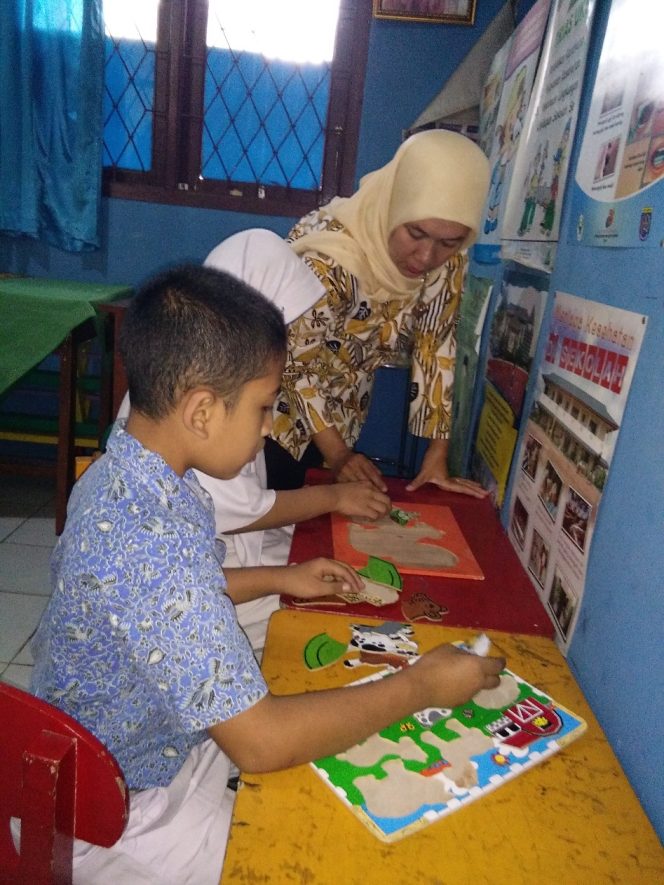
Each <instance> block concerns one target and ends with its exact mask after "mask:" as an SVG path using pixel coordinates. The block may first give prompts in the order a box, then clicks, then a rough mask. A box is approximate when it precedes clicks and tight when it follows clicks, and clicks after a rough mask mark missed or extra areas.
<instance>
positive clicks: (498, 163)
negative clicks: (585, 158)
mask: <svg viewBox="0 0 664 885" xmlns="http://www.w3.org/2000/svg"><path fill="white" fill-rule="evenodd" d="M548 12H549V0H538V2H537V3H536V4H535V5H534V6H533V7H532V9H530V11H529V12H528V13H527V14H526V16H525V17H524V19H523V21H522V22H521V23H520V24H519V26H518V28H517V29H516V30H515V31H514V33H513V34H512V36H511V37H510V38H509V41H508V43H509V54H508V56H507V59H506V62H505V71H504V75H503V80H502V83H501V84H500V101H499V103H498V111H497V112H496V110H495V95H494V93H495V92H496V91H497V84H496V83H494V82H492V78H493V80H495V78H496V74H497V72H499V69H500V67H498V68H496V67H493V68H492V69H491V70H490V71H489V80H488V81H487V85H486V87H485V93H486V94H485V95H484V96H483V101H484V104H483V110H484V111H485V112H486V113H489V114H490V115H491V116H492V118H494V119H495V124H494V129H493V134H492V136H491V143H490V151H489V152H488V157H489V163H490V166H491V182H490V185H489V194H488V197H487V201H486V205H485V207H484V219H483V222H482V227H481V229H480V236H479V239H478V241H477V243H476V244H475V247H474V251H473V255H474V257H475V258H476V259H477V261H481V262H483V263H484V264H497V263H498V261H499V260H500V230H501V222H502V210H503V206H504V203H505V197H506V195H507V191H508V188H509V181H510V175H511V170H512V159H513V157H514V154H515V151H516V148H517V145H518V143H519V137H520V135H521V131H522V129H523V123H524V119H525V116H526V111H527V109H528V101H529V100H530V92H531V89H532V86H533V81H534V79H535V72H536V70H537V62H538V59H539V55H540V50H541V47H542V37H543V35H544V29H545V27H546V20H547V15H548ZM501 54H502V50H501V52H500V53H499V54H498V56H499V61H500V64H502V55H501ZM489 93H491V95H490V94H489ZM491 96H493V97H491ZM487 125H488V123H487V121H486V120H485V121H480V133H482V130H483V127H484V134H483V135H481V137H482V138H483V139H484V143H485V144H486V142H487V140H488V133H487V131H486V129H487Z"/></svg>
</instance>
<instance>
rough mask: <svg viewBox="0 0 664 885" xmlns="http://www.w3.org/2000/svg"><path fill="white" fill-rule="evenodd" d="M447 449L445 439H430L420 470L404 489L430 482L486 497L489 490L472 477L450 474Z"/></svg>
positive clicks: (464, 493)
mask: <svg viewBox="0 0 664 885" xmlns="http://www.w3.org/2000/svg"><path fill="white" fill-rule="evenodd" d="M447 449H448V442H447V440H443V439H433V440H431V442H430V443H429V448H428V449H427V450H426V452H425V454H424V458H423V459H422V467H421V468H420V472H419V473H418V474H417V476H416V477H415V479H414V480H413V481H412V482H410V483H409V484H408V485H407V486H406V491H408V492H414V491H415V490H416V489H419V488H420V486H423V485H425V484H426V483H428V482H430V483H432V484H433V485H435V486H438V488H439V489H443V490H444V491H446V492H456V493H457V494H459V495H470V496H471V497H472V498H486V496H487V495H488V494H489V492H488V490H487V489H484V488H482V486H481V485H480V484H479V483H478V482H474V481H473V480H472V479H464V477H462V476H450V474H449V471H448V469H447Z"/></svg>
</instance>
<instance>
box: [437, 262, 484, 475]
mask: <svg viewBox="0 0 664 885" xmlns="http://www.w3.org/2000/svg"><path fill="white" fill-rule="evenodd" d="M491 289H492V285H491V280H484V279H482V278H480V277H476V276H473V274H468V276H467V277H466V284H465V287H464V290H463V295H462V297H461V307H460V309H459V321H458V323H457V328H456V357H455V369H454V397H453V405H452V430H451V433H450V443H449V449H448V452H447V466H448V468H449V470H450V474H451V475H452V476H464V475H465V472H466V460H467V457H468V453H467V449H468V448H469V446H468V440H469V439H470V436H471V427H472V412H473V392H474V390H475V379H476V377H477V364H478V361H479V353H480V339H481V336H482V329H483V328H484V318H485V317H486V312H487V308H488V306H489V298H490V296H491Z"/></svg>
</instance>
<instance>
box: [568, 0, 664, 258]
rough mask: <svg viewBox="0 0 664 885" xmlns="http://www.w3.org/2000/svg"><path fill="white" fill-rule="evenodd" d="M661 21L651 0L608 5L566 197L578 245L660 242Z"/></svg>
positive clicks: (663, 208) (663, 220) (663, 225)
mask: <svg viewBox="0 0 664 885" xmlns="http://www.w3.org/2000/svg"><path fill="white" fill-rule="evenodd" d="M663 22H664V19H663V18H662V7H661V6H660V5H659V4H655V5H653V3H652V2H651V0H613V2H612V4H611V12H610V15H609V20H608V24H607V30H606V36H605V38H604V44H603V47H602V54H601V56H600V60H599V67H598V70H597V77H596V80H595V86H594V89H593V95H592V100H591V106H590V112H589V114H588V122H587V125H586V130H585V132H584V136H583V142H582V145H581V150H580V154H579V161H578V164H577V169H576V180H575V182H574V187H573V191H572V200H573V202H572V217H573V218H575V219H576V237H577V240H578V241H579V242H580V243H582V244H584V245H587V246H614V247H621V246H622V247H625V246H627V247H634V248H635V247H638V248H646V247H653V248H654V247H656V248H659V247H660V243H661V241H662V240H663V239H664V53H663V52H662V29H661V25H662V23H663Z"/></svg>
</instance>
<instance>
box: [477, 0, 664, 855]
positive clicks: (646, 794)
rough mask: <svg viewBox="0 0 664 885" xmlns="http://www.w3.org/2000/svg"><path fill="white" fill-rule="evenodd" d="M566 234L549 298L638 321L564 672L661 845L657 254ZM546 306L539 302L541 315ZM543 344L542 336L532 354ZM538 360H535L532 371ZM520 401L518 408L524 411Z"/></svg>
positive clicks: (661, 293) (483, 272)
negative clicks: (640, 336)
mask: <svg viewBox="0 0 664 885" xmlns="http://www.w3.org/2000/svg"><path fill="white" fill-rule="evenodd" d="M609 9H610V4H609V3H597V4H596V13H595V22H594V26H593V33H592V40H591V45H590V51H589V60H588V67H587V70H586V76H585V81H584V93H583V96H582V102H581V107H580V114H579V123H578V127H577V136H578V137H577V140H576V143H575V146H574V150H573V154H572V157H571V163H570V170H571V173H573V170H574V169H575V167H576V160H577V156H578V152H579V148H580V140H581V137H582V135H583V131H584V127H585V122H586V119H587V116H588V111H589V105H590V99H591V96H592V88H593V84H594V81H595V74H596V69H597V64H598V61H599V55H600V52H601V49H602V40H603V36H604V32H605V30H606V22H607V19H608V13H609ZM570 177H571V175H570ZM575 231H576V219H574V218H571V217H570V214H569V205H568V204H567V208H566V209H565V208H564V209H563V216H562V219H561V234H560V240H561V241H560V244H559V248H558V254H557V257H556V266H555V270H554V273H553V274H552V277H551V287H550V291H551V293H553V292H556V291H561V292H568V293H571V294H573V295H578V296H581V297H583V298H588V299H590V300H593V301H599V302H602V303H604V304H609V305H612V306H614V307H620V308H623V309H625V310H630V311H634V312H636V313H642V314H645V315H647V316H648V318H649V319H648V326H647V330H646V334H645V338H644V341H643V345H642V348H641V353H640V356H639V361H638V364H637V367H636V372H635V375H634V379H633V382H632V386H631V389H630V394H629V399H628V402H627V408H626V410H625V414H624V416H623V420H622V423H621V428H620V435H619V437H618V443H617V446H616V450H615V453H614V457H613V461H612V463H611V470H610V472H609V478H608V482H607V485H606V488H605V490H604V493H603V496H602V504H601V507H600V509H599V513H598V519H597V524H596V526H595V533H594V536H593V543H592V549H591V552H590V560H589V564H588V571H587V577H586V586H585V593H584V598H583V604H582V609H581V612H580V616H579V622H578V626H577V629H576V632H575V634H574V638H573V640H572V644H571V647H570V649H569V653H568V663H569V665H570V667H571V669H572V671H573V672H574V675H575V676H576V679H577V681H578V682H579V684H580V685H581V688H582V689H583V692H584V694H585V695H586V697H587V699H588V701H589V703H590V705H591V706H592V709H593V712H594V713H595V715H596V716H597V718H598V719H599V721H600V723H601V725H602V728H603V729H604V731H605V733H606V735H607V737H608V738H609V741H610V742H611V745H612V747H613V749H614V751H615V753H616V755H617V756H618V758H619V760H620V762H621V764H622V766H623V768H624V770H625V772H626V774H627V776H628V777H629V779H630V781H631V783H632V786H633V787H634V789H635V791H636V793H637V795H638V796H639V799H640V800H641V803H642V805H643V807H644V809H645V811H646V813H647V814H648V816H649V817H650V819H651V821H652V823H653V825H654V826H655V829H656V830H657V832H658V834H659V836H660V838H664V794H663V791H662V773H663V772H664V636H663V634H664V593H663V592H662V575H663V574H664V545H663V544H662V532H663V530H664V459H663V458H662V456H661V453H660V451H659V442H660V440H662V439H663V438H664V405H663V402H664V400H663V399H662V389H661V388H662V384H663V383H664V347H662V341H663V340H664V285H663V284H662V280H663V279H664V252H663V251H662V248H660V246H659V244H658V245H656V246H654V247H653V248H649V249H632V250H630V249H611V248H588V247H583V246H580V245H579V244H578V243H577V241H576V236H575ZM472 269H473V272H475V273H476V274H477V275H478V276H483V277H491V278H492V279H494V281H496V282H497V281H498V280H499V276H500V267H498V266H497V267H495V268H493V269H492V268H490V267H487V266H486V265H479V264H477V263H475V262H474V263H473V265H472ZM551 308H552V299H551V298H550V299H549V305H548V312H549V313H550V311H551ZM547 319H548V317H545V319H544V323H543V328H546V323H547ZM543 340H544V336H543V337H542V341H541V342H540V345H541V344H542V343H543ZM540 350H541V346H540ZM538 358H539V354H538V355H537V357H536V359H535V365H537V364H538ZM531 399H532V396H530V397H529V398H528V399H527V401H526V403H525V411H526V413H527V412H528V410H529V408H530V402H531ZM519 443H520V440H519ZM519 443H517V445H518V444H519ZM517 466H518V465H517ZM515 472H516V470H513V474H514V473H515ZM513 480H514V475H513V476H512V477H511V484H510V485H509V486H508V493H507V496H506V502H505V505H504V507H503V514H502V515H503V521H504V523H505V524H506V521H507V513H508V510H509V499H510V493H511V485H512V484H513ZM600 791H601V786H600V785H598V792H600ZM599 798H600V801H601V795H600V797H599Z"/></svg>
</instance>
